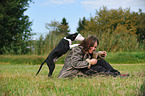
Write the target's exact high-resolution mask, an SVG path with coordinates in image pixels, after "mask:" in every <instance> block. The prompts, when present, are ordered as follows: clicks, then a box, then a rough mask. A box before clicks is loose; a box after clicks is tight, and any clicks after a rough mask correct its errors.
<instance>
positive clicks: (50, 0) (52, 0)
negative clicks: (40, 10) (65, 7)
mask: <svg viewBox="0 0 145 96" xmlns="http://www.w3.org/2000/svg"><path fill="white" fill-rule="evenodd" d="M74 2H75V0H46V1H45V2H44V3H43V4H41V5H42V6H46V5H50V4H51V5H52V4H53V5H62V4H68V3H74Z"/></svg>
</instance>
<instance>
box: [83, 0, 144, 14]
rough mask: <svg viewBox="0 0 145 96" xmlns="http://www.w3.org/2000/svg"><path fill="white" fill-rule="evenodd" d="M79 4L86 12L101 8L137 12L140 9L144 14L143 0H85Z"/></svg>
mask: <svg viewBox="0 0 145 96" xmlns="http://www.w3.org/2000/svg"><path fill="white" fill-rule="evenodd" d="M81 4H82V6H83V7H84V8H86V9H87V10H94V9H97V10H98V9H100V8H101V7H103V6H106V7H107V8H109V9H111V8H113V9H118V8H119V7H122V8H130V9H131V10H132V11H136V12H137V11H138V9H139V8H140V9H142V11H143V12H145V0H85V1H81Z"/></svg>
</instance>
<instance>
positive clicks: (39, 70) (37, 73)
mask: <svg viewBox="0 0 145 96" xmlns="http://www.w3.org/2000/svg"><path fill="white" fill-rule="evenodd" d="M45 62H46V60H45V61H44V62H43V63H42V64H41V65H40V68H39V70H38V72H37V73H36V76H37V74H38V73H39V72H40V70H41V68H42V66H43V64H44V63H45Z"/></svg>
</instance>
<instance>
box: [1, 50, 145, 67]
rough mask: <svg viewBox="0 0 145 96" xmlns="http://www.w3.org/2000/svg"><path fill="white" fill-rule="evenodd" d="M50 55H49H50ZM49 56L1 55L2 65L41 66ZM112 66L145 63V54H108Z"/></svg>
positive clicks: (59, 60)
mask: <svg viewBox="0 0 145 96" xmlns="http://www.w3.org/2000/svg"><path fill="white" fill-rule="evenodd" d="M48 54H49V53H48ZM48 54H47V55H0V63H7V64H29V65H37V64H41V63H42V62H43V61H44V60H45V59H46V58H47V56H48ZM66 55H67V54H65V55H63V56H62V57H60V58H58V60H57V62H56V64H64V59H65V57H66ZM105 60H106V61H108V62H109V63H111V64H138V63H145V52H116V53H108V55H107V57H106V59H105Z"/></svg>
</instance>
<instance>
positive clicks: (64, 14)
mask: <svg viewBox="0 0 145 96" xmlns="http://www.w3.org/2000/svg"><path fill="white" fill-rule="evenodd" d="M32 1H33V2H34V3H32V2H31V3H30V6H29V8H28V10H27V11H26V12H25V13H24V15H28V16H29V19H30V21H32V26H31V28H32V33H36V35H35V36H33V37H32V39H38V38H39V37H40V35H41V34H42V35H43V37H44V38H45V36H46V34H48V33H49V30H48V29H46V27H45V24H46V23H51V21H54V20H55V21H58V22H62V18H66V20H67V22H68V25H69V28H70V33H71V34H72V33H75V32H77V31H76V29H77V27H78V22H79V19H82V18H83V17H85V18H86V19H89V18H90V17H94V16H95V13H96V11H99V9H100V8H103V6H106V7H107V9H118V8H119V7H121V8H123V9H126V8H130V11H131V12H138V10H139V9H142V12H144V13H145V0H32Z"/></svg>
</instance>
